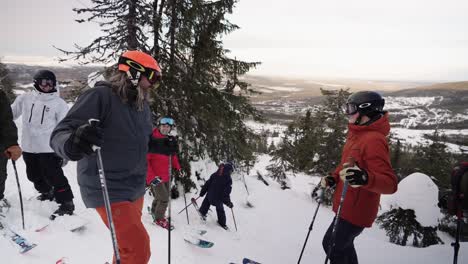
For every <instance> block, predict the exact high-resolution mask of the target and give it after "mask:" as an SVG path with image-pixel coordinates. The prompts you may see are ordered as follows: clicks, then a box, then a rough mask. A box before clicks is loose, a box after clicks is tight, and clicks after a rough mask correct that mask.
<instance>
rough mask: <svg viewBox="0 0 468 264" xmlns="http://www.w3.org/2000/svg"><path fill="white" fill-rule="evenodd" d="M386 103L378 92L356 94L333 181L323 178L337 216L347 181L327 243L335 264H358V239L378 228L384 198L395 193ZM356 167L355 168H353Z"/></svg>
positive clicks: (347, 110)
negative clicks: (331, 191) (330, 190)
mask: <svg viewBox="0 0 468 264" xmlns="http://www.w3.org/2000/svg"><path fill="white" fill-rule="evenodd" d="M384 104H385V100H384V99H383V98H382V97H381V96H380V95H379V94H378V93H376V92H370V91H362V92H357V93H354V94H352V95H351V96H350V97H349V98H348V100H347V103H346V105H345V106H344V110H345V113H346V114H347V115H348V123H349V124H348V136H347V139H346V144H345V146H344V148H343V152H342V156H341V162H340V163H339V165H338V167H337V168H336V170H335V171H334V173H333V174H332V175H330V176H326V177H323V178H322V180H321V184H322V186H323V187H334V186H336V190H335V193H334V197H333V211H335V212H337V209H338V205H339V203H340V198H341V193H342V190H343V186H344V181H345V180H346V181H348V184H349V186H350V188H348V189H347V192H346V195H345V199H344V202H343V204H342V208H341V213H340V215H339V216H337V217H339V219H337V220H338V221H337V225H336V228H335V229H336V233H335V235H334V237H332V231H333V229H334V228H333V226H334V222H332V224H331V225H330V227H329V228H328V230H327V232H326V233H325V236H324V238H323V242H322V244H323V248H324V250H325V252H326V253H327V254H328V252H329V250H330V247H332V248H331V251H330V254H329V256H328V257H329V258H330V260H331V264H342V263H347V264H357V263H358V258H357V254H356V250H355V248H354V239H355V238H356V237H357V236H358V235H359V234H361V232H362V231H363V230H364V228H365V227H370V226H372V223H373V222H374V220H375V218H376V216H377V211H378V206H379V202H380V195H381V194H392V193H394V192H396V190H397V183H398V180H397V177H396V176H395V173H394V172H393V169H392V166H391V164H390V155H389V148H388V143H387V138H386V137H387V135H388V134H389V132H390V123H389V121H388V113H387V112H384V111H383V106H384ZM350 161H352V164H351V163H350Z"/></svg>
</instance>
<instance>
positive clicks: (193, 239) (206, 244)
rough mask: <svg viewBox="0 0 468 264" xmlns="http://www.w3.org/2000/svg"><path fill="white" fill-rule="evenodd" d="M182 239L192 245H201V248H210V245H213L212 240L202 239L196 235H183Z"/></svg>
mask: <svg viewBox="0 0 468 264" xmlns="http://www.w3.org/2000/svg"><path fill="white" fill-rule="evenodd" d="M184 240H185V241H186V242H188V243H190V244H192V245H195V246H198V247H201V248H211V247H213V246H214V243H213V242H210V241H207V240H203V239H199V238H196V237H193V236H186V237H184Z"/></svg>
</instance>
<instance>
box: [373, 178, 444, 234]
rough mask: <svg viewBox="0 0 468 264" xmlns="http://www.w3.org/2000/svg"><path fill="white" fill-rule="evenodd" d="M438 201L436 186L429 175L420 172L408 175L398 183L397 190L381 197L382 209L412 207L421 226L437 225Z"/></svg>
mask: <svg viewBox="0 0 468 264" xmlns="http://www.w3.org/2000/svg"><path fill="white" fill-rule="evenodd" d="M437 202H438V188H437V186H436V185H435V183H434V182H433V181H432V180H431V179H430V178H429V176H427V175H425V174H422V173H413V174H411V175H408V176H407V177H406V178H404V179H403V180H402V181H401V182H400V183H399V184H398V192H396V193H395V194H393V195H385V196H383V197H382V199H381V206H382V211H386V210H390V209H391V208H398V207H401V208H402V209H413V210H414V211H415V214H416V220H417V221H418V222H419V223H420V224H421V225H422V226H437V224H438V219H439V217H440V216H442V215H441V213H440V210H439V208H438V207H437Z"/></svg>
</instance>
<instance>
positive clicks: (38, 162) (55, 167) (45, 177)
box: [23, 152, 73, 203]
mask: <svg viewBox="0 0 468 264" xmlns="http://www.w3.org/2000/svg"><path fill="white" fill-rule="evenodd" d="M23 160H24V162H25V163H26V174H27V176H28V180H30V181H31V182H32V183H33V184H34V188H35V189H36V190H37V191H38V192H40V193H47V192H50V191H51V190H52V188H53V191H54V198H55V201H56V202H57V203H63V202H67V201H71V200H72V199H73V193H72V190H71V188H70V185H69V184H68V180H67V178H66V177H65V175H64V174H63V170H62V162H63V161H62V158H60V157H59V156H57V155H56V154H55V153H29V152H23Z"/></svg>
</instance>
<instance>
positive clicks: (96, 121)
mask: <svg viewBox="0 0 468 264" xmlns="http://www.w3.org/2000/svg"><path fill="white" fill-rule="evenodd" d="M99 122H101V121H100V120H99V119H96V118H90V119H89V120H88V123H89V124H90V125H91V126H92V127H97V126H98V125H99ZM92 149H93V151H94V152H96V150H98V149H101V147H98V146H96V145H93V147H92Z"/></svg>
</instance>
